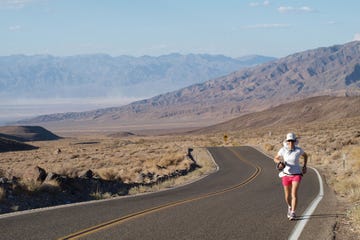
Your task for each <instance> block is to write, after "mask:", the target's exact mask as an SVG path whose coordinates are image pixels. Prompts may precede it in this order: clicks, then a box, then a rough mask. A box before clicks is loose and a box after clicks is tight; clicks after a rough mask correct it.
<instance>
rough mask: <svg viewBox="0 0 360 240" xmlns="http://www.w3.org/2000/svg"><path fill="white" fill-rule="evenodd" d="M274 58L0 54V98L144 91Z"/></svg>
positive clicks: (147, 93)
mask: <svg viewBox="0 0 360 240" xmlns="http://www.w3.org/2000/svg"><path fill="white" fill-rule="evenodd" d="M273 59H275V58H271V57H265V56H257V55H255V56H252V57H249V58H246V59H241V58H239V59H235V58H230V57H226V56H223V55H210V54H187V55H181V54H178V53H172V54H168V55H161V56H159V57H151V56H142V57H132V56H126V55H124V56H117V57H112V56H110V55H106V54H90V55H76V56H67V57H57V56H52V55H33V56H26V55H12V56H5V57H0V99H4V98H17V97H19V96H22V97H23V98H34V99H39V98H40V99H41V98H45V99H46V98H54V97H56V98H86V97H137V98H138V97H144V96H145V97H149V96H154V95H157V94H159V93H163V92H168V91H173V90H176V89H178V88H181V87H185V86H188V85H191V84H193V83H199V82H203V81H206V80H209V79H211V78H214V77H218V76H222V75H226V74H228V73H230V72H233V71H236V70H238V69H239V68H243V67H247V66H252V65H254V64H258V63H262V62H264V61H270V60H273Z"/></svg>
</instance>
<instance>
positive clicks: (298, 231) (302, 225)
mask: <svg viewBox="0 0 360 240" xmlns="http://www.w3.org/2000/svg"><path fill="white" fill-rule="evenodd" d="M249 147H252V148H255V149H256V150H258V151H259V152H261V153H263V154H264V155H265V156H267V157H269V158H272V156H270V155H269V154H267V153H265V152H264V151H262V149H260V148H259V147H257V146H249ZM309 168H311V169H312V170H314V171H315V173H316V175H317V177H318V180H319V186H320V189H319V193H318V195H317V196H316V197H315V198H314V200H313V201H312V202H311V203H310V205H309V206H308V207H307V209H306V210H305V212H304V213H303V214H302V215H303V216H311V214H312V213H313V212H314V211H315V209H316V207H317V205H318V204H319V203H320V201H321V200H322V198H323V197H324V186H323V180H322V178H321V175H320V173H319V172H318V170H316V168H313V167H309ZM309 218H310V217H307V218H306V219H302V220H300V221H299V222H298V223H297V224H296V225H295V227H294V229H293V230H292V232H291V234H290V236H289V238H288V240H296V239H298V238H299V237H300V234H301V233H302V231H303V230H304V228H305V225H306V223H307V222H308V221H309Z"/></svg>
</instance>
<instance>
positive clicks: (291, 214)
mask: <svg viewBox="0 0 360 240" xmlns="http://www.w3.org/2000/svg"><path fill="white" fill-rule="evenodd" d="M295 219H296V215H295V212H291V213H290V216H289V220H290V221H292V220H295Z"/></svg>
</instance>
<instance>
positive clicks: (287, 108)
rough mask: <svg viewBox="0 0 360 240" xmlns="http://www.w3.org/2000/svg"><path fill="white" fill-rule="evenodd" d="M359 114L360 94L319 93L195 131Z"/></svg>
mask: <svg viewBox="0 0 360 240" xmlns="http://www.w3.org/2000/svg"><path fill="white" fill-rule="evenodd" d="M356 117H360V96H357V97H334V96H318V97H312V98H307V99H303V100H299V101H295V102H290V103H285V104H281V105H279V106H276V107H273V108H269V109H266V110H263V111H260V112H255V113H249V114H246V115H243V116H240V117H237V118H234V119H231V120H229V121H226V122H223V123H220V124H216V125H213V126H210V127H206V128H202V129H200V130H196V131H193V132H194V133H211V132H227V131H239V130H242V129H249V128H253V129H255V128H261V127H274V126H289V125H300V126H301V125H304V124H307V123H313V122H317V123H320V122H325V121H333V120H342V119H345V118H356ZM359 133H360V132H359Z"/></svg>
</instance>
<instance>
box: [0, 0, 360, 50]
mask: <svg viewBox="0 0 360 240" xmlns="http://www.w3.org/2000/svg"><path fill="white" fill-rule="evenodd" d="M359 10H360V1H359V0H341V1H340V0H285V1H275V0H269V1H264V0H250V1H248V0H0V56H7V55H13V54H26V55H33V54H51V55H56V56H69V55H77V54H93V53H106V54H110V55H112V56H118V55H124V54H126V55H132V56H142V55H151V56H159V55H163V54H169V53H173V52H179V53H182V54H188V53H210V54H224V55H228V56H232V57H240V56H244V55H249V54H260V55H267V56H274V57H284V56H287V55H289V54H292V53H295V52H299V51H303V50H307V49H313V48H317V47H327V46H332V45H335V44H343V43H346V42H350V41H353V40H355V39H357V40H360V15H359Z"/></svg>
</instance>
